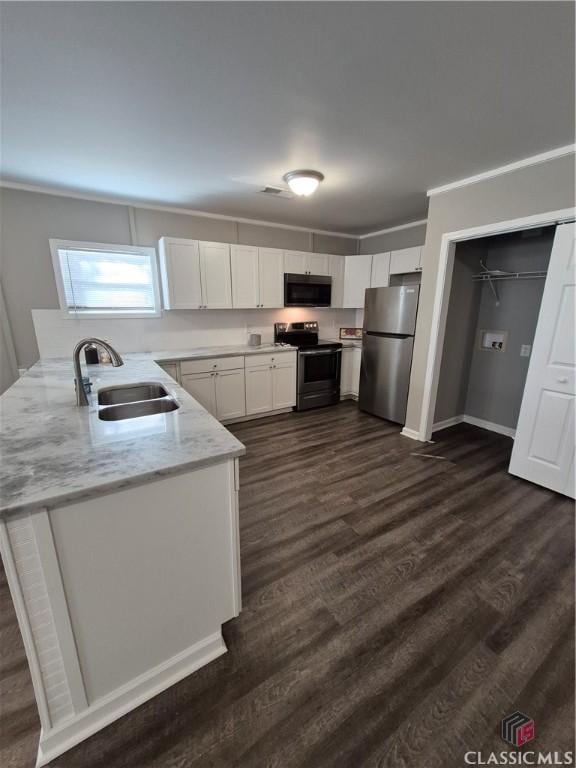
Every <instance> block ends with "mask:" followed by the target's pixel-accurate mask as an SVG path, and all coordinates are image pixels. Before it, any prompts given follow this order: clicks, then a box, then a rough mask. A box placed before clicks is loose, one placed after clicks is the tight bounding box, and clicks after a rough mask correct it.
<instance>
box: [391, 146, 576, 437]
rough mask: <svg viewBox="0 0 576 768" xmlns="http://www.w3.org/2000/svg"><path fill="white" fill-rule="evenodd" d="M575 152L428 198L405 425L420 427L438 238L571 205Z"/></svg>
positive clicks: (438, 255) (438, 249)
mask: <svg viewBox="0 0 576 768" xmlns="http://www.w3.org/2000/svg"><path fill="white" fill-rule="evenodd" d="M573 205H574V156H573V155H566V156H564V157H559V158H556V159H554V160H550V161H549V162H546V163H541V164H539V165H533V166H530V167H528V168H522V169H521V170H518V171H514V172H511V173H506V174H503V175H501V176H497V177H495V178H492V179H487V180H486V181H481V182H477V183H476V184H469V185H467V186H465V187H460V188H457V189H454V190H451V191H449V192H444V193H442V194H439V195H434V196H433V197H431V198H430V205H429V210H428V224H427V228H426V243H425V246H424V251H423V271H422V284H421V289H420V304H419V308H418V320H417V324H416V339H415V344H414V357H413V360H412V373H411V376H410V392H409V395H408V412H407V417H406V427H407V428H408V429H411V430H414V431H419V430H420V422H421V415H422V403H423V395H424V381H425V377H426V366H427V361H428V351H429V348H430V331H431V325H432V312H433V307H434V298H435V294H436V279H437V275H438V262H439V258H440V246H441V242H442V236H443V235H444V233H446V232H456V231H459V230H463V229H468V228H469V227H474V226H480V225H483V224H492V223H494V222H498V221H507V220H509V219H515V218H520V217H524V216H530V215H533V214H538V213H544V212H546V211H555V210H560V209H564V208H570V207H572V206H573Z"/></svg>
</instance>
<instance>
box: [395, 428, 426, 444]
mask: <svg viewBox="0 0 576 768" xmlns="http://www.w3.org/2000/svg"><path fill="white" fill-rule="evenodd" d="M400 434H401V435H402V436H403V437H409V438H410V439H411V440H418V441H419V442H421V443H424V442H426V441H425V440H422V438H421V437H420V432H417V431H416V430H415V429H410V428H409V427H403V429H402V432H400Z"/></svg>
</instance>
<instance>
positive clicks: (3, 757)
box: [0, 403, 574, 768]
mask: <svg viewBox="0 0 576 768" xmlns="http://www.w3.org/2000/svg"><path fill="white" fill-rule="evenodd" d="M232 431H233V432H234V433H235V434H236V435H237V436H238V437H239V438H240V440H242V441H243V442H244V443H245V444H246V446H247V449H248V453H247V456H246V458H244V459H243V460H242V463H241V484H242V490H241V495H240V518H241V536H242V573H243V593H244V610H243V612H242V614H241V616H240V617H239V618H238V619H236V620H234V621H232V622H230V623H229V624H228V625H227V626H226V627H225V636H226V642H227V644H228V648H229V653H227V654H226V655H224V656H222V657H221V658H220V659H218V660H217V661H215V662H213V663H212V664H210V665H208V666H207V667H204V668H203V669H202V670H200V671H199V672H197V673H196V674H194V675H192V676H190V677H189V678H188V679H186V680H184V681H182V682H181V683H179V684H178V685H176V686H174V687H173V688H171V689H170V690H168V691H166V692H165V693H163V694H161V695H160V696H157V697H156V698H154V699H153V700H152V701H149V702H148V703H146V704H144V705H143V706H141V707H140V708H139V709H137V710H136V711H134V712H132V713H130V714H129V715H127V716H126V717H123V718H122V719H121V720H119V721H117V722H116V723H114V724H112V725H111V726H110V727H108V728H106V729H105V730H103V731H101V732H100V733H98V734H96V735H95V736H93V737H92V738H91V739H89V740H87V741H85V742H83V743H82V744H80V745H79V746H77V747H76V748H74V749H72V750H71V751H69V752H68V753H66V754H65V755H62V756H61V757H60V758H58V759H57V760H55V761H53V763H52V765H53V766H58V768H239V767H240V766H241V767H242V768H358V767H361V768H364V767H366V768H371V767H372V766H379V767H381V768H460V766H464V753H465V752H466V751H467V750H473V751H482V752H485V753H486V752H489V751H490V750H496V751H500V750H502V749H506V745H505V743H504V742H502V741H501V739H500V737H499V722H500V719H501V718H502V717H503V716H505V715H507V714H509V713H511V712H513V711H515V710H517V709H519V710H521V711H522V712H525V713H526V714H528V715H529V716H531V717H533V718H534V720H535V723H536V741H535V742H533V743H532V744H531V747H533V748H535V749H539V750H543V751H548V750H552V751H553V750H569V749H571V748H572V747H573V737H574V727H573V723H574V700H573V690H574V689H573V686H574V661H573V660H574V575H573V561H574V510H573V505H572V503H571V502H570V501H569V500H567V499H565V498H563V497H561V496H558V495H556V494H554V493H551V492H548V491H546V490H544V489H541V488H539V487H537V486H534V485H531V484H530V483H527V482H524V481H522V480H519V479H517V478H514V477H512V476H511V475H508V474H507V472H506V467H507V464H508V460H509V456H510V450H511V445H512V443H511V440H509V439H508V438H505V437H501V436H499V435H496V434H493V433H490V432H486V431H483V430H480V429H477V428H475V427H470V426H467V425H459V426H457V427H453V428H451V429H448V430H445V431H443V432H441V433H438V434H437V436H436V437H437V442H436V443H435V444H434V445H423V444H419V443H416V442H414V441H412V440H409V439H407V438H404V437H401V436H400V434H399V429H398V428H397V427H396V426H394V425H391V424H389V423H387V422H384V421H380V420H379V419H376V418H374V417H371V416H369V415H366V414H363V413H361V412H359V411H358V409H357V407H356V405H355V404H353V403H343V404H341V405H340V406H337V407H335V408H327V409H322V410H318V411H313V412H308V413H302V414H287V415H283V416H279V417H274V418H269V419H263V420H260V421H253V422H249V423H244V424H240V425H236V426H234V427H233V428H232ZM418 451H421V452H425V453H429V454H434V455H437V456H443V457H444V459H433V458H423V457H418V456H414V455H413V452H418ZM0 600H1V603H0V607H1V610H2V614H1V624H0V697H1V698H0V706H1V717H0V764H1V765H2V766H4V768H21V767H22V766H26V767H27V766H32V765H33V763H34V757H35V751H36V743H37V738H38V731H39V724H38V718H37V714H36V707H35V703H34V697H33V693H32V687H31V683H30V677H29V674H28V669H27V665H26V660H25V656H24V652H23V648H22V644H21V640H20V636H19V633H18V628H17V626H16V622H15V617H14V613H13V610H12V607H11V604H10V598H9V595H8V592H7V587H6V582H5V579H4V578H2V581H1V582H0Z"/></svg>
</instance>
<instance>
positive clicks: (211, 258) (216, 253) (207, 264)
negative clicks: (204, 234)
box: [199, 242, 232, 309]
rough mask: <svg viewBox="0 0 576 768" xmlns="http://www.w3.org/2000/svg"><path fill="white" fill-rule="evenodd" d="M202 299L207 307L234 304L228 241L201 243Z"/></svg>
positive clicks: (215, 307)
mask: <svg viewBox="0 0 576 768" xmlns="http://www.w3.org/2000/svg"><path fill="white" fill-rule="evenodd" d="M199 249H200V275H201V278H202V299H203V302H202V303H203V305H204V307H205V308H207V309H228V308H229V307H231V306H232V285H231V283H232V281H231V278H230V246H229V245H228V243H203V242H201V243H199Z"/></svg>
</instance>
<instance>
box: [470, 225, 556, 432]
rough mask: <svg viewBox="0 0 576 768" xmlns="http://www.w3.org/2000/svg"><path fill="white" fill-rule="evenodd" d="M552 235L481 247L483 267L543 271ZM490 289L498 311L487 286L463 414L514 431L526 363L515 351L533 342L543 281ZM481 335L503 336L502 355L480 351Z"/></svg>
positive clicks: (503, 240)
mask: <svg viewBox="0 0 576 768" xmlns="http://www.w3.org/2000/svg"><path fill="white" fill-rule="evenodd" d="M554 229H555V228H554V227H548V228H547V229H546V230H545V232H543V234H542V236H540V237H534V238H530V239H522V238H521V237H519V236H518V237H515V238H497V240H498V242H497V243H494V244H490V243H487V249H486V256H487V260H488V261H487V264H488V266H489V267H494V268H501V269H504V270H508V271H510V272H514V271H524V270H537V269H544V270H545V269H547V268H548V262H549V261H550V252H551V250H552V241H553V239H554ZM526 234H528V235H529V234H531V233H526ZM495 285H496V289H497V291H498V296H499V299H500V305H499V306H497V305H496V301H495V298H494V295H493V294H492V292H491V290H490V286H489V285H486V284H484V285H482V294H481V299H480V309H479V313H478V322H477V325H476V329H475V339H474V342H475V343H474V345H473V354H472V360H471V363H470V379H469V385H468V392H467V395H466V403H465V409H464V413H466V414H467V415H468V416H475V417H476V418H478V419H484V420H485V421H491V422H493V423H495V424H501V425H502V426H504V427H511V428H512V429H515V428H516V424H517V423H518V415H519V414H520V405H521V403H522V394H523V392H524V385H525V383H526V374H527V373H528V364H529V362H530V358H529V357H520V347H521V345H522V344H530V345H532V343H533V341H534V334H535V332H536V325H537V323H538V312H539V310H540V304H541V302H542V293H543V291H544V280H511V281H504V280H503V281H501V282H498V283H496V284H495ZM482 330H498V331H500V330H501V331H508V339H507V344H506V348H505V350H504V352H487V351H483V350H481V349H480V347H479V343H478V340H479V335H480V332H481V331H482Z"/></svg>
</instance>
